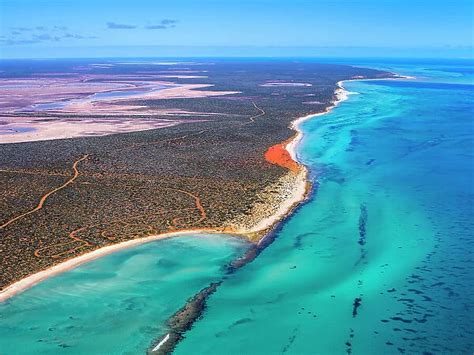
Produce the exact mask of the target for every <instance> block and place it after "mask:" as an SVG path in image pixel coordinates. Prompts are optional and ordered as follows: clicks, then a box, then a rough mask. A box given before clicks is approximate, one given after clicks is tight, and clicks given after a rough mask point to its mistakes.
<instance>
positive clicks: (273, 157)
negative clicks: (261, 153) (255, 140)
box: [265, 142, 299, 172]
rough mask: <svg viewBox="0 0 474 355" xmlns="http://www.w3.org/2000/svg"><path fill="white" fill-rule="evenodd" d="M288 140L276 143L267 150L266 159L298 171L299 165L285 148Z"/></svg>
mask: <svg viewBox="0 0 474 355" xmlns="http://www.w3.org/2000/svg"><path fill="white" fill-rule="evenodd" d="M285 146H286V142H283V143H279V144H275V145H273V146H271V147H270V148H268V150H267V151H266V152H265V159H266V160H267V161H268V162H269V163H272V164H276V165H280V166H282V167H284V168H287V169H290V170H291V171H295V172H296V171H298V170H299V166H298V163H296V162H295V161H294V160H293V159H292V158H291V155H290V153H289V152H288V151H287V150H286V148H285Z"/></svg>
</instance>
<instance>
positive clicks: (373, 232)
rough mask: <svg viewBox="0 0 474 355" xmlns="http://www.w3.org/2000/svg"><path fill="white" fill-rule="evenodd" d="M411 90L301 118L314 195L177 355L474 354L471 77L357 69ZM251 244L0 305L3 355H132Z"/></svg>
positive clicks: (67, 276) (373, 89)
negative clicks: (391, 76) (393, 76)
mask: <svg viewBox="0 0 474 355" xmlns="http://www.w3.org/2000/svg"><path fill="white" fill-rule="evenodd" d="M345 62H346V64H354V65H359V66H366V67H373V68H381V69H388V70H392V71H395V72H397V73H398V74H403V75H410V76H415V77H416V79H411V80H377V81H351V82H346V83H345V84H344V86H345V88H346V89H347V90H348V91H349V92H350V93H351V94H350V95H349V99H348V100H347V101H344V102H342V103H341V104H340V105H339V106H337V107H336V108H335V109H334V110H332V111H331V113H329V114H327V115H323V116H318V117H315V118H314V119H311V120H308V121H306V122H305V123H304V124H303V125H302V126H301V128H302V130H303V131H304V139H303V141H302V144H301V145H300V147H299V151H298V156H299V159H300V160H301V161H302V162H303V163H304V164H306V165H307V166H308V167H309V169H310V172H311V173H310V175H311V180H312V182H313V184H314V190H313V193H312V195H311V198H310V199H309V200H308V201H307V202H306V203H305V204H304V205H302V206H301V207H300V208H298V209H297V211H296V212H295V213H294V214H293V215H292V216H291V217H290V218H288V219H287V220H286V221H285V222H284V223H283V224H282V225H281V226H280V228H279V229H278V231H277V232H276V239H275V240H274V242H273V243H272V244H271V245H270V246H268V247H267V248H266V249H265V250H264V251H263V252H262V253H261V254H260V255H259V256H258V257H257V258H256V259H255V260H254V261H253V262H251V263H250V264H247V265H245V266H244V267H243V268H241V269H238V270H236V271H235V272H234V273H232V274H230V275H228V276H226V277H225V278H224V281H223V283H222V284H221V286H220V287H219V288H218V289H217V291H216V292H215V293H214V294H213V295H212V296H211V297H210V298H209V300H208V303H207V308H206V310H205V312H204V314H203V316H202V317H201V318H200V319H199V320H198V321H197V322H196V323H195V324H194V326H193V327H192V329H191V330H189V331H188V332H187V333H185V338H184V339H183V340H182V341H181V342H180V343H179V344H178V346H177V348H176V350H175V353H176V354H280V353H288V354H404V353H405V354H470V353H472V352H473V351H474V327H473V326H472V324H474V309H473V307H474V273H473V271H472V270H474V255H473V253H474V207H473V206H474V105H473V103H474V92H473V88H474V86H473V84H474V82H473V78H474V67H473V65H472V64H473V63H472V62H468V61H441V60H438V61H422V60H417V61H411V62H410V61H401V60H399V61H396V62H394V61H389V60H370V61H369V60H367V61H362V60H358V61H356V60H354V61H345ZM247 247H248V246H247V244H246V243H245V242H243V241H241V240H237V239H234V238H230V237H224V236H222V237H219V236H195V237H183V238H177V239H168V240H162V241H159V242H154V243H150V244H146V245H142V246H139V247H137V248H135V249H131V250H126V251H122V252H119V253H117V254H112V255H108V256H106V257H104V258H102V259H100V260H95V261H93V262H90V263H88V264H86V265H83V266H81V267H79V268H77V269H75V270H72V271H69V272H67V273H64V274H62V275H60V276H57V277H54V278H51V279H48V280H46V281H44V282H43V283H41V284H39V285H37V286H35V287H33V288H31V289H30V290H28V291H26V292H24V293H22V294H20V295H18V296H16V297H13V298H12V299H10V300H9V301H7V302H5V303H3V304H0V353H1V354H32V353H39V354H56V353H58V352H60V353H65V354H83V353H100V354H112V353H113V354H118V353H120V354H122V353H124V354H125V353H126V354H136V353H143V352H145V351H146V350H147V349H148V348H149V347H150V345H151V344H153V342H154V341H155V340H156V338H157V337H159V336H161V335H163V334H165V333H166V331H167V329H166V324H165V322H166V319H167V318H168V317H170V316H171V315H172V314H173V313H174V312H175V311H176V310H178V309H179V308H180V307H181V306H182V305H183V304H184V303H185V301H186V299H187V298H189V297H192V296H193V295H194V294H195V293H196V292H198V291H199V290H200V289H202V288H203V287H205V286H207V285H208V284H209V283H210V282H212V281H218V280H222V279H223V277H224V275H225V266H226V265H227V264H228V263H229V261H231V260H233V259H235V258H236V257H238V256H240V255H242V254H243V253H244V252H245V251H246V250H247Z"/></svg>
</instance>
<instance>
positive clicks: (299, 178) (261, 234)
mask: <svg viewBox="0 0 474 355" xmlns="http://www.w3.org/2000/svg"><path fill="white" fill-rule="evenodd" d="M354 80H361V79H354ZM362 80H363V79H362ZM336 86H337V87H336V90H335V91H334V95H335V98H336V99H335V100H334V101H333V102H332V104H331V105H330V106H328V107H327V108H326V109H325V110H324V111H323V112H320V113H315V114H309V115H306V116H303V117H299V118H297V119H296V120H294V121H292V123H291V124H290V126H289V128H290V129H292V130H294V131H296V134H295V135H294V136H293V137H292V138H290V139H289V141H288V143H287V144H286V145H285V149H286V150H287V151H288V153H289V154H290V156H291V158H292V159H293V160H294V161H295V162H296V163H297V164H298V166H299V171H298V172H297V173H295V172H291V171H289V172H288V173H287V174H286V176H290V175H292V176H293V178H294V181H293V183H292V186H289V189H288V190H290V191H291V193H290V194H288V195H287V196H286V198H285V199H284V200H283V201H281V202H280V203H279V204H278V208H277V209H276V210H273V211H272V213H271V214H270V215H268V216H266V217H264V218H262V219H260V220H259V221H258V222H257V223H256V224H254V225H253V226H252V227H250V228H245V227H244V228H226V227H223V228H222V229H218V228H214V229H195V230H182V231H176V232H169V233H162V234H157V235H151V236H148V237H144V238H139V239H132V240H127V241H124V242H121V243H118V244H113V245H109V246H105V247H102V248H99V249H96V250H93V251H91V252H88V253H85V254H82V255H79V256H77V257H74V258H72V259H69V260H66V261H64V262H62V263H60V264H57V265H54V266H52V267H50V268H47V269H45V270H42V271H39V272H37V273H35V274H32V275H29V276H27V277H25V278H23V279H21V280H19V281H16V282H14V283H13V284H11V285H9V286H7V287H6V288H5V289H3V290H1V291H0V302H4V301H6V300H8V299H9V298H11V297H13V296H14V295H17V294H19V293H21V292H23V291H26V290H27V289H29V288H31V287H33V286H34V285H36V284H38V283H40V282H41V281H44V280H46V279H47V278H49V277H52V276H56V275H58V274H61V273H63V272H65V271H68V270H71V269H73V268H76V267H78V266H80V265H82V264H85V263H87V262H89V261H92V260H95V259H98V258H100V257H103V256H105V255H108V254H111V253H114V252H117V251H120V250H123V249H127V248H131V247H134V246H138V245H141V244H145V243H149V242H153V241H157V240H162V239H167V238H171V237H178V236H185V235H193V234H226V235H234V236H240V237H245V238H246V239H247V240H248V241H249V242H252V243H254V244H256V245H260V244H261V243H262V242H263V241H264V240H265V238H266V236H268V235H269V233H270V232H271V230H273V229H274V228H275V227H276V226H277V225H278V224H279V223H281V222H282V221H283V220H284V219H285V218H287V217H288V216H289V215H291V213H292V212H293V211H294V209H295V208H296V207H297V206H298V205H299V204H301V203H302V202H303V201H304V200H305V199H306V198H307V197H308V195H309V192H310V190H311V183H310V182H309V181H308V170H307V168H306V167H305V166H304V165H303V164H302V163H301V162H299V161H298V158H297V147H298V145H299V144H300V142H301V140H302V138H303V131H302V130H301V129H300V128H299V125H300V124H301V123H302V122H304V121H307V120H309V119H311V118H314V117H318V116H322V115H325V114H327V113H329V112H331V110H332V109H333V108H335V107H336V106H337V105H338V104H339V103H341V102H342V101H345V100H347V98H348V94H349V93H348V92H347V91H346V90H345V89H344V87H343V81H339V82H337V84H336ZM287 187H288V186H287ZM255 236H257V238H256V240H255Z"/></svg>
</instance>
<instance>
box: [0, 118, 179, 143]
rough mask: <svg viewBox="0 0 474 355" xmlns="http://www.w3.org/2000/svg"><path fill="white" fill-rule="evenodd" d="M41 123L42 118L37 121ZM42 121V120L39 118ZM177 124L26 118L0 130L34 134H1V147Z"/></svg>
mask: <svg viewBox="0 0 474 355" xmlns="http://www.w3.org/2000/svg"><path fill="white" fill-rule="evenodd" d="M40 119H41V118H40ZM42 119H44V118H42ZM181 122H182V121H179V120H146V119H122V118H121V119H116V120H98V119H77V120H63V119H60V120H57V121H39V120H36V121H35V120H34V118H33V119H30V118H28V119H27V120H23V121H14V122H10V123H7V124H2V130H12V131H15V130H16V129H18V128H33V129H34V131H28V132H18V133H14V132H12V134H1V135H0V144H6V143H20V142H33V141H45V140H54V139H66V138H77V137H88V136H104V135H109V134H116V133H126V132H136V131H145V130H150V129H156V128H163V127H171V126H175V125H177V124H179V123H181Z"/></svg>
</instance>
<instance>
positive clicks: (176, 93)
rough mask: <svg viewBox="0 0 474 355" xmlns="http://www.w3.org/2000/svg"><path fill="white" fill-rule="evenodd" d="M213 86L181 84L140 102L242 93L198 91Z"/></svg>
mask: <svg viewBox="0 0 474 355" xmlns="http://www.w3.org/2000/svg"><path fill="white" fill-rule="evenodd" d="M212 86H214V85H211V84H181V85H180V86H177V87H171V88H167V89H163V90H159V91H154V92H146V93H143V95H140V98H139V99H140V100H146V99H149V100H160V99H185V98H199V97H211V96H222V95H232V94H240V91H212V90H197V89H204V88H208V87H212ZM130 99H131V98H128V99H121V98H120V99H117V100H114V101H123V100H127V101H130ZM135 99H137V100H138V97H137V96H134V97H133V100H135Z"/></svg>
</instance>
